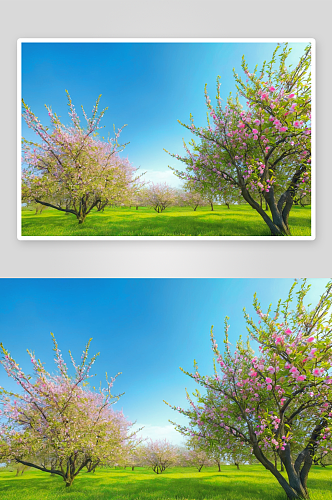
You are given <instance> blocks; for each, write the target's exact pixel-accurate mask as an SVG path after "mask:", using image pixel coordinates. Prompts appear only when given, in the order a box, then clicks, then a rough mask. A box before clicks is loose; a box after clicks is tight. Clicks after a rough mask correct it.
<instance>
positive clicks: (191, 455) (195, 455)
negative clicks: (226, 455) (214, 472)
mask: <svg viewBox="0 0 332 500" xmlns="http://www.w3.org/2000/svg"><path fill="white" fill-rule="evenodd" d="M185 462H186V464H187V465H190V466H192V467H196V469H197V470H198V472H201V470H202V469H203V467H208V466H210V465H212V460H211V457H210V456H209V454H208V451H207V449H206V446H204V444H203V442H201V441H198V440H197V438H195V437H194V438H191V439H189V440H188V442H187V453H186V454H185Z"/></svg>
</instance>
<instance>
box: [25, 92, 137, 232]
mask: <svg viewBox="0 0 332 500" xmlns="http://www.w3.org/2000/svg"><path fill="white" fill-rule="evenodd" d="M66 92H67V91H66ZM67 97H68V106H69V116H70V118H71V121H72V126H71V127H67V126H65V125H63V124H62V123H61V122H60V119H59V117H58V116H57V114H56V113H54V112H53V111H52V110H51V108H50V107H48V106H46V109H47V111H48V114H49V117H50V121H51V126H52V129H51V130H49V128H48V127H46V126H44V125H42V124H41V122H40V121H39V120H38V118H37V117H36V116H35V115H34V113H33V112H32V111H31V109H30V108H29V107H28V106H27V104H26V103H25V102H24V101H23V99H22V103H23V110H24V111H23V118H24V120H25V121H26V123H27V125H28V127H29V128H31V129H32V130H34V132H35V133H36V134H37V136H38V138H39V141H41V142H32V141H28V140H26V139H23V158H22V160H23V163H24V165H25V167H24V169H23V172H22V201H24V202H27V203H29V202H35V203H40V204H41V205H44V206H47V207H51V208H55V209H56V210H60V211H62V212H65V213H69V214H73V215H75V216H76V217H77V219H78V222H79V223H80V224H82V223H83V222H84V220H85V218H86V216H87V215H88V214H89V213H90V212H91V210H92V209H93V208H94V207H97V208H98V210H101V209H102V208H103V207H105V206H106V205H107V204H108V203H111V202H113V203H119V202H121V201H122V200H123V198H126V197H127V196H128V193H129V191H130V190H131V189H132V187H133V185H134V184H135V182H136V181H137V179H138V176H135V175H136V171H137V169H136V168H135V167H133V166H132V165H131V164H130V162H129V161H128V159H125V158H121V157H120V156H119V152H121V151H122V150H123V149H124V147H125V146H126V144H123V145H120V144H119V142H118V138H119V135H120V133H121V130H122V129H123V128H124V127H122V128H121V129H119V130H118V131H117V132H116V133H115V139H114V140H111V139H109V140H107V141H105V140H101V139H99V138H98V137H97V134H98V130H99V129H100V128H101V126H100V120H101V118H102V117H103V115H104V113H105V111H106V109H107V108H106V109H104V110H103V111H101V112H100V113H99V115H98V105H99V100H100V97H101V96H99V97H98V99H97V101H96V105H95V106H94V108H93V110H92V116H91V118H88V117H87V115H86V113H85V111H84V109H83V107H82V110H83V114H84V117H85V119H86V122H87V126H86V129H84V128H82V126H81V123H80V119H79V117H78V115H77V113H76V111H75V108H74V106H73V104H72V101H71V98H70V96H69V94H68V92H67Z"/></svg>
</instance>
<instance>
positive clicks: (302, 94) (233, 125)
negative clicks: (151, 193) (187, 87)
mask: <svg viewBox="0 0 332 500" xmlns="http://www.w3.org/2000/svg"><path fill="white" fill-rule="evenodd" d="M279 48H280V46H277V48H276V49H275V51H274V53H273V56H272V59H271V61H270V62H269V63H268V64H266V62H264V64H263V67H262V69H261V71H260V73H259V75H256V72H257V66H256V68H255V70H254V71H253V72H251V73H250V72H249V69H248V66H247V64H246V62H245V59H244V57H243V59H242V68H243V71H244V73H245V74H246V76H247V79H246V82H243V81H242V79H241V77H239V76H238V75H237V74H236V73H235V71H234V76H235V80H236V87H237V90H238V93H239V95H240V97H242V98H244V99H245V102H246V106H247V107H246V108H243V106H242V104H241V103H240V100H239V98H238V96H237V97H236V99H235V100H234V99H233V98H232V97H231V96H230V97H229V98H228V99H227V104H226V106H225V107H224V108H223V107H222V104H221V98H220V77H218V80H217V106H216V107H215V108H214V107H213V106H212V104H211V100H210V98H209V96H208V94H207V89H206V87H205V97H206V104H207V107H208V111H209V114H210V116H211V119H212V122H210V119H208V125H207V127H206V128H200V127H197V126H195V125H194V120H193V117H192V116H191V115H190V121H191V125H185V124H183V123H181V122H180V121H179V123H180V124H181V125H183V126H184V127H185V128H187V129H188V130H190V131H191V132H192V133H193V134H194V135H195V136H196V137H197V138H198V139H199V141H200V142H199V143H196V142H195V141H194V140H192V141H191V142H190V143H189V145H190V146H191V147H192V150H191V149H190V148H189V147H188V146H187V145H186V144H185V149H186V153H187V154H186V156H179V155H177V154H171V153H170V154H171V156H173V157H174V158H177V159H178V160H180V161H182V162H183V163H184V164H185V165H186V171H181V170H176V169H173V168H172V170H173V171H174V173H175V174H176V175H177V176H178V177H180V178H182V179H187V180H192V181H194V182H196V183H197V184H201V185H202V186H203V188H204V187H208V188H209V189H211V190H214V191H215V192H216V193H217V192H218V191H219V190H220V191H221V190H222V186H223V183H227V184H229V185H230V187H231V188H236V189H237V191H238V192H239V194H240V195H241V197H242V198H243V199H244V200H245V201H246V202H247V203H249V205H250V206H251V207H252V208H254V209H255V210H256V211H257V212H258V213H259V215H260V216H261V217H262V218H263V220H264V221H265V223H266V224H267V225H268V227H269V229H270V230H271V234H272V235H274V236H275V235H276V236H280V235H290V229H289V224H288V217H289V213H290V210H291V207H292V205H293V200H294V196H295V195H298V194H299V193H310V192H311V188H310V178H311V140H310V139H311V73H310V64H311V56H310V55H311V47H310V45H308V46H307V47H306V49H305V51H304V55H303V56H302V57H301V58H300V60H299V62H298V64H297V65H296V67H295V68H294V69H292V70H291V69H290V67H287V57H288V55H289V53H290V51H291V49H288V46H287V44H285V46H284V48H283V50H282V51H281V53H280V54H278V50H279ZM277 55H279V58H280V65H279V68H278V69H275V61H276V57H277ZM165 151H166V150H165ZM167 152H168V151H167ZM258 195H260V196H263V197H264V198H265V200H266V203H267V205H268V207H269V209H270V212H271V216H270V215H269V214H267V213H266V212H265V211H264V210H263V208H262V207H261V206H260V203H258V201H257V196H258Z"/></svg>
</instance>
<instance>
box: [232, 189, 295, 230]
mask: <svg viewBox="0 0 332 500" xmlns="http://www.w3.org/2000/svg"><path fill="white" fill-rule="evenodd" d="M242 196H243V198H244V199H245V200H246V202H247V203H249V205H250V206H251V207H252V208H254V209H255V210H256V211H257V212H258V213H259V215H260V216H261V217H262V219H263V220H264V222H265V223H266V224H267V226H268V227H269V229H270V231H271V236H290V231H289V227H288V214H289V211H290V203H289V202H288V205H287V209H286V207H285V208H284V209H283V210H281V209H282V204H283V200H281V202H280V200H279V202H278V205H277V203H276V201H275V197H274V191H273V188H271V189H270V192H269V193H266V194H265V199H266V201H267V204H268V205H269V208H270V210H271V216H272V220H271V218H270V217H269V216H268V215H267V213H266V212H265V211H264V210H263V208H262V207H261V206H260V205H259V203H257V202H256V201H255V200H254V199H253V198H252V196H251V195H250V193H249V191H248V190H247V188H246V187H243V188H242ZM282 196H283V195H282ZM282 196H281V197H280V199H281V198H282ZM280 205H281V209H280V208H278V207H280Z"/></svg>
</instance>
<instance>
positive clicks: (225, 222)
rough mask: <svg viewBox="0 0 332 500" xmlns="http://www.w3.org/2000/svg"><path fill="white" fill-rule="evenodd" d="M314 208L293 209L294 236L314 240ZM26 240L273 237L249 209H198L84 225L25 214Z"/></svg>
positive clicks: (93, 216)
mask: <svg viewBox="0 0 332 500" xmlns="http://www.w3.org/2000/svg"><path fill="white" fill-rule="evenodd" d="M310 217H311V209H310V207H297V206H295V207H293V208H292V210H291V213H290V217H289V225H290V229H291V234H292V236H310V231H311V228H310V224H311V222H310ZM22 236H270V231H269V229H268V227H267V225H266V224H265V223H264V221H263V220H262V218H261V217H260V216H259V215H258V214H257V212H256V211H255V210H253V209H252V208H251V207H250V206H249V205H239V206H237V205H233V206H232V207H231V208H230V209H228V208H227V207H226V206H216V207H215V210H214V211H211V210H210V208H209V207H202V208H198V209H197V211H196V212H194V210H192V209H190V208H188V207H171V208H168V209H166V211H164V212H162V213H161V214H158V213H156V212H155V211H154V210H153V209H152V208H146V207H143V208H142V207H140V208H139V209H138V210H135V208H131V209H130V208H107V209H105V211H104V212H96V211H93V212H91V213H90V214H89V215H88V216H87V218H86V220H85V222H84V223H83V224H78V221H77V219H76V217H75V216H74V215H71V214H69V215H66V214H65V213H63V212H59V211H57V210H54V209H46V210H44V211H43V212H42V213H41V214H38V215H35V213H34V212H33V211H29V210H22Z"/></svg>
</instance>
